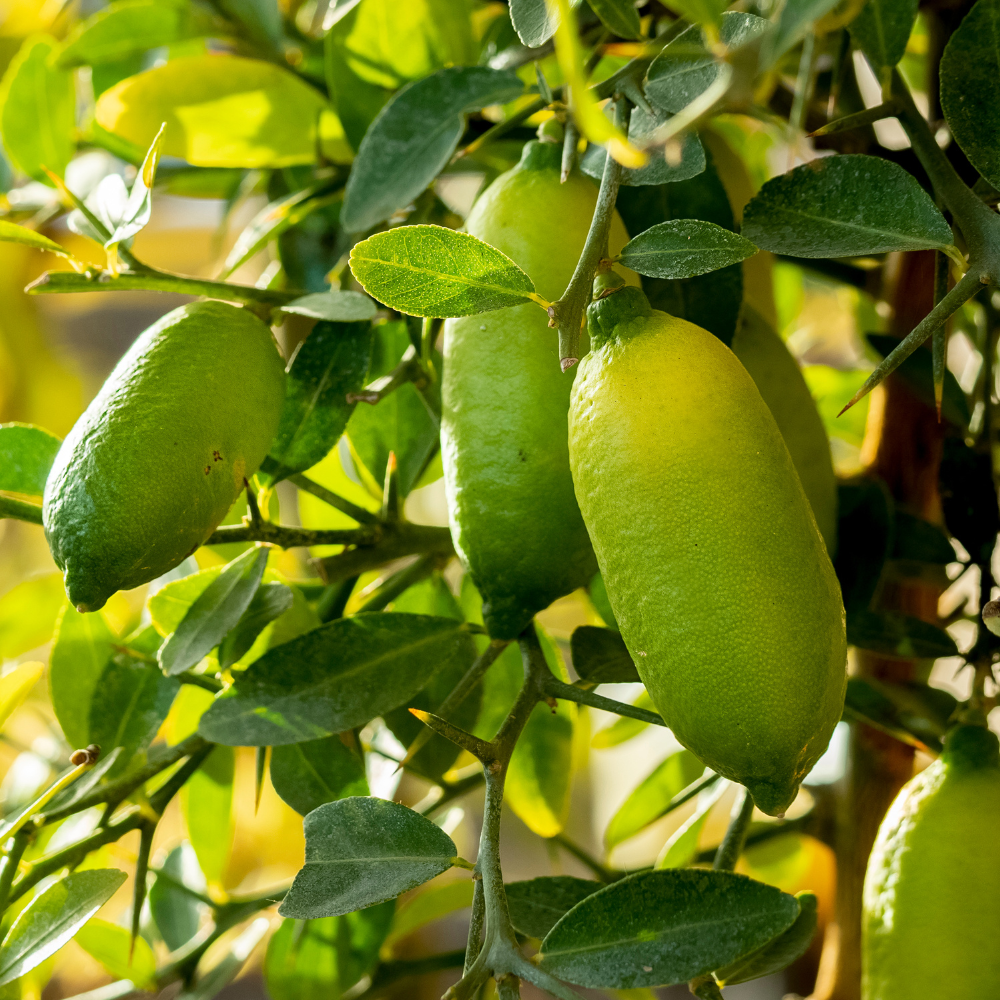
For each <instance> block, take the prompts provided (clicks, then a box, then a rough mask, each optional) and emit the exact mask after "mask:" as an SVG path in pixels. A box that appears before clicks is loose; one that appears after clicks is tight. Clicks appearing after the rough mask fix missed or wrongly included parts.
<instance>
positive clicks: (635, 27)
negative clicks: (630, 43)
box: [587, 0, 642, 39]
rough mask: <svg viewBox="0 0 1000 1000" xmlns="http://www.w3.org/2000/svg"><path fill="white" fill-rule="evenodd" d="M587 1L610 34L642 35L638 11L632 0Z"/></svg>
mask: <svg viewBox="0 0 1000 1000" xmlns="http://www.w3.org/2000/svg"><path fill="white" fill-rule="evenodd" d="M587 3H588V4H589V5H590V9H591V10H592V11H593V12H594V13H595V14H596V15H597V16H598V17H599V18H600V19H601V23H602V24H603V25H604V27H605V28H607V29H608V31H610V32H611V34H613V35H617V36H618V37H619V38H629V39H632V38H639V37H640V36H641V35H642V27H641V25H640V23H639V11H638V10H636V7H635V3H634V2H633V0H587Z"/></svg>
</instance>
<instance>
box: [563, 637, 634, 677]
mask: <svg viewBox="0 0 1000 1000" xmlns="http://www.w3.org/2000/svg"><path fill="white" fill-rule="evenodd" d="M570 650H571V652H572V654H573V669H574V670H576V672H577V674H578V675H579V676H580V678H581V680H585V681H588V682H589V683H591V684H639V683H641V681H640V678H639V672H638V671H637V670H636V669H635V663H634V662H633V660H632V656H631V655H630V653H629V651H628V647H627V646H626V645H625V641H624V639H622V637H621V635H620V634H619V633H618V632H615V631H612V630H611V629H609V628H599V627H597V626H596V625H581V626H580V627H579V628H578V629H576V630H575V631H574V632H573V635H572V636H571V637H570Z"/></svg>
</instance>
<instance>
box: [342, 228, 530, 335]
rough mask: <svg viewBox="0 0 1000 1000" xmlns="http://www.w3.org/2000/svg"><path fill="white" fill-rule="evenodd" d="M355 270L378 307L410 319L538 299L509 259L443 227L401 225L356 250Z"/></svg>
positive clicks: (470, 312) (460, 313)
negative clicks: (406, 315)
mask: <svg viewBox="0 0 1000 1000" xmlns="http://www.w3.org/2000/svg"><path fill="white" fill-rule="evenodd" d="M351 271H352V272H353V274H354V277H355V278H357V280H358V282H359V284H360V285H361V287H362V288H364V290H365V291H366V292H368V294H369V295H371V296H372V297H373V298H375V299H377V300H378V301H379V302H383V303H385V305H387V306H389V307H391V308H392V309H398V310H399V311H400V312H404V313H409V314H410V315H411V316H436V317H445V316H471V315H473V314H474V313H480V312H486V311H488V310H490V309H502V308H503V307H504V306H514V305H520V304H521V303H522V302H524V300H525V299H530V298H531V297H532V296H533V295H535V286H534V285H533V284H532V281H531V279H530V278H529V277H528V276H527V275H526V274H525V273H524V271H522V270H521V269H520V268H519V267H518V266H517V264H515V263H514V262H513V261H512V260H511V259H510V258H509V257H507V256H506V255H505V254H502V253H501V252H500V251H499V250H497V249H495V248H494V247H491V246H490V245H489V244H487V243H484V242H483V241H482V240H477V239H476V237H475V236H470V235H469V234H468V233H458V232H455V231H454V230H452V229H445V228H444V227H443V226H399V227H398V228H396V229H390V230H389V231H388V232H385V233H376V234H375V235H374V236H371V237H369V238H368V239H367V240H362V241H361V242H360V243H357V244H355V246H354V248H353V249H352V250H351Z"/></svg>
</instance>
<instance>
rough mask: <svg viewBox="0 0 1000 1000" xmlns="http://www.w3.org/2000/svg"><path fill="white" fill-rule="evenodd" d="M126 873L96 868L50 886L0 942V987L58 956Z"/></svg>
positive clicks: (70, 876) (37, 897)
mask: <svg viewBox="0 0 1000 1000" xmlns="http://www.w3.org/2000/svg"><path fill="white" fill-rule="evenodd" d="M125 879H126V875H125V872H121V871H118V870H117V869H116V868H96V869H91V870H90V871H82V872H74V873H73V874H71V875H67V876H66V877H65V878H63V879H60V880H59V881H58V882H56V883H54V884H53V885H50V886H49V888H48V889H46V890H45V891H44V892H43V893H42V894H41V895H39V896H36V897H35V898H34V899H33V900H32V901H31V903H30V904H29V905H28V906H27V907H26V908H25V909H24V910H22V911H21V912H20V914H18V917H17V919H16V920H15V921H14V924H13V926H12V927H11V929H10V930H9V931H8V932H7V936H6V937H5V938H4V940H3V944H2V945H0V986H6V985H7V983H10V982H13V981H14V980H15V979H17V978H18V977H19V976H23V975H24V974H25V973H26V972H30V971H31V970H32V969H33V968H35V966H36V965H40V964H41V963H42V962H44V961H45V959H47V958H48V957H49V956H50V955H54V954H55V953H56V952H57V951H58V950H59V949H60V948H61V947H62V946H63V945H64V944H65V943H66V942H67V941H68V940H69V939H70V938H71V937H73V935H74V934H76V932H77V931H78V930H79V929H80V928H81V927H82V926H83V925H84V924H85V923H86V922H87V921H88V920H89V919H90V918H91V917H92V916H93V915H94V914H95V913H96V912H97V911H98V910H99V909H100V908H101V907H102V906H103V905H104V904H105V903H106V902H107V901H108V900H109V899H110V898H111V897H112V896H113V895H114V894H115V892H116V891H117V890H118V888H119V887H120V886H121V885H122V883H123V882H124V881H125Z"/></svg>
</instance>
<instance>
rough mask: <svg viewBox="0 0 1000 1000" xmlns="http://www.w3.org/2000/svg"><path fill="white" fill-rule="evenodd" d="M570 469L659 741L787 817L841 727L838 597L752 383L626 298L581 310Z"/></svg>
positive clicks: (635, 296)
mask: <svg viewBox="0 0 1000 1000" xmlns="http://www.w3.org/2000/svg"><path fill="white" fill-rule="evenodd" d="M588 320H589V327H590V337H591V344H592V346H593V351H592V353H591V354H590V355H588V356H587V357H586V358H584V360H583V361H582V362H581V364H580V373H579V374H578V375H577V379H576V383H575V385H574V387H573V401H572V405H571V408H570V419H569V439H570V464H571V467H572V470H573V481H574V483H575V484H576V496H577V499H578V500H579V503H580V509H581V510H582V511H583V517H584V520H585V521H586V523H587V528H588V529H589V531H590V537H591V539H592V540H593V543H594V550H595V552H596V553H597V561H598V563H599V564H600V567H601V573H602V574H603V576H604V582H605V585H606V586H607V591H608V597H609V598H610V601H611V606H612V609H613V610H614V613H615V618H616V619H617V621H618V625H619V627H620V628H621V633H622V637H623V638H624V640H625V643H626V645H627V646H628V648H629V651H630V652H631V654H632V657H633V659H634V660H635V663H636V667H637V668H638V670H639V675H640V676H641V677H642V680H643V682H644V683H645V685H646V688H647V690H648V691H649V694H650V696H651V697H652V699H653V702H654V703H655V705H656V707H657V709H658V710H659V711H660V713H661V714H662V715H663V717H664V719H665V720H666V722H667V724H668V725H669V726H670V728H671V729H672V730H673V732H674V735H675V736H676V737H677V739H678V740H680V742H681V743H683V744H684V746H686V747H688V749H690V750H691V751H693V752H694V753H695V754H697V756H698V757H699V758H700V759H701V760H702V761H703V762H704V763H705V764H707V765H708V766H709V767H711V768H714V769H715V770H716V771H718V772H719V773H720V774H722V775H724V776H725V777H727V778H732V779H734V780H736V781H740V782H742V783H743V784H744V785H746V786H747V787H748V788H749V789H750V791H751V793H752V794H753V797H754V802H755V803H756V804H757V806H758V807H759V808H761V809H762V810H764V811H765V812H767V813H770V814H772V815H778V814H780V813H782V812H784V811H785V809H787V808H788V806H789V805H790V804H791V802H792V800H793V799H794V797H795V793H796V790H797V788H798V785H799V782H801V780H802V779H803V777H805V775H806V774H807V773H808V771H809V770H810V768H811V767H812V766H813V764H814V763H815V762H816V761H817V760H818V758H819V757H820V755H821V754H822V753H823V751H824V750H825V749H826V746H827V743H828V742H829V739H830V735H831V733H832V732H833V729H834V727H835V726H836V724H837V721H838V720H839V719H840V714H841V710H842V708H843V701H844V688H845V685H846V680H847V678H846V669H845V665H846V654H847V648H846V639H845V634H844V608H843V604H842V603H841V598H840V587H839V585H838V583H837V578H836V576H835V575H834V572H833V566H832V565H831V563H830V558H829V556H828V555H827V553H826V547H825V545H824V544H823V539H822V537H821V536H820V533H819V530H818V529H817V527H816V521H815V519H814V518H813V516H812V512H811V511H810V509H809V503H808V501H807V500H806V497H805V494H804V493H803V491H802V486H801V485H800V483H799V479H798V476H797V475H796V473H795V467H794V465H793V464H792V460H791V457H790V456H789V454H788V449H787V448H786V447H785V444H784V442H783V441H782V439H781V434H780V433H779V431H778V428H777V425H776V424H775V422H774V418H773V417H772V416H771V413H770V411H769V410H768V408H767V405H766V404H765V403H764V401H763V399H761V396H760V393H759V392H758V391H757V388H756V387H755V385H754V383H753V380H752V379H751V378H750V376H749V375H748V374H747V372H746V369H745V368H744V367H743V366H742V365H741V364H740V363H739V362H738V361H737V359H736V357H735V356H734V355H733V354H732V352H731V351H730V350H729V349H728V348H727V347H725V345H723V344H722V342H721V341H719V340H718V339H717V338H715V337H713V336H712V335H711V334H710V333H708V332H707V331H706V330H703V329H701V327H698V326H695V325H694V324H692V323H688V322H686V321H684V320H680V319H676V318H675V317H673V316H668V315H667V314H666V313H663V312H659V311H656V310H653V309H650V307H649V303H648V301H647V300H646V297H645V296H644V295H643V294H642V292H640V291H639V290H638V289H631V288H625V289H622V290H621V291H619V292H617V293H615V294H612V295H611V296H609V297H608V298H606V299H603V300H601V301H599V302H597V303H595V304H594V305H592V306H591V307H590V310H589V312H588Z"/></svg>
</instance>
